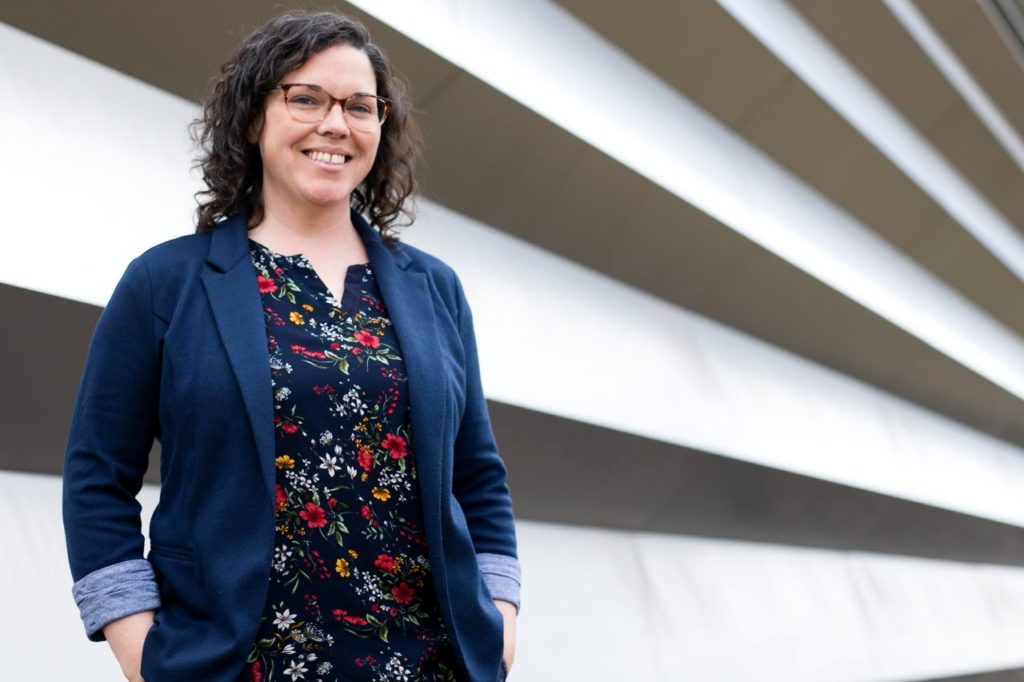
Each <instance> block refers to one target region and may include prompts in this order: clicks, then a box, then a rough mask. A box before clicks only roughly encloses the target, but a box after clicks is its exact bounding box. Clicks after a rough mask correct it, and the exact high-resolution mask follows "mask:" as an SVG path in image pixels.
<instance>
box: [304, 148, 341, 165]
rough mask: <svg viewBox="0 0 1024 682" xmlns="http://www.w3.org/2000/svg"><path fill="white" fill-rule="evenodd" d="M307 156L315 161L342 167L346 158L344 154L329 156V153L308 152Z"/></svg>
mask: <svg viewBox="0 0 1024 682" xmlns="http://www.w3.org/2000/svg"><path fill="white" fill-rule="evenodd" d="M306 155H307V156H308V157H309V158H311V159H313V160H314V161H323V162H324V163H330V164H333V165H335V166H340V165H342V164H343V163H345V156H344V155H343V154H328V153H327V152H317V151H312V152H306Z"/></svg>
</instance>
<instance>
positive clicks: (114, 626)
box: [103, 611, 154, 682]
mask: <svg viewBox="0 0 1024 682" xmlns="http://www.w3.org/2000/svg"><path fill="white" fill-rule="evenodd" d="M153 613H154V612H153V611H142V612H140V613H133V614H132V615H130V616H125V617H124V618H118V619H117V620H115V621H111V622H110V623H107V625H106V627H104V628H103V634H104V635H105V636H106V638H107V642H108V643H109V644H110V649H111V651H113V652H114V657H115V658H116V659H117V662H118V663H119V664H120V665H121V672H122V673H123V674H124V677H125V679H126V680H129V682H144V681H143V679H142V672H141V669H142V643H143V642H144V641H145V640H146V633H148V632H149V629H150V628H151V627H153Z"/></svg>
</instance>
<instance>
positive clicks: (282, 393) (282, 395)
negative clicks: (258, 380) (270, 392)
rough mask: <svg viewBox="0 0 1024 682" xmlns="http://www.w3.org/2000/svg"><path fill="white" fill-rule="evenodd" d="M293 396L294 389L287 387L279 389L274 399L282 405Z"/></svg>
mask: <svg viewBox="0 0 1024 682" xmlns="http://www.w3.org/2000/svg"><path fill="white" fill-rule="evenodd" d="M291 394H292V389H290V388H288V387H287V386H282V387H281V388H279V389H277V391H276V392H275V393H274V399H275V400H276V401H277V402H279V403H280V402H283V401H285V400H288V396H290V395H291Z"/></svg>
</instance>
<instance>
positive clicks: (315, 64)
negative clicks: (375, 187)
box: [258, 45, 380, 212]
mask: <svg viewBox="0 0 1024 682" xmlns="http://www.w3.org/2000/svg"><path fill="white" fill-rule="evenodd" d="M281 83H308V84H314V85H319V86H320V87H321V88H323V89H324V91H326V92H327V93H329V94H331V95H333V96H334V97H337V98H345V97H348V96H349V95H352V94H353V93H356V92H364V93H369V94H377V85H376V78H375V77H374V73H373V67H372V66H371V65H370V60H369V58H368V57H367V56H366V53H364V52H362V51H361V50H358V49H356V48H354V47H350V46H348V45H336V46H334V47H329V48H327V49H326V50H323V51H322V52H318V53H316V54H314V55H313V56H312V57H310V58H309V59H308V60H307V61H306V63H305V64H303V65H302V66H301V67H299V68H298V69H296V70H295V71H292V72H290V73H288V74H286V75H285V76H284V77H283V78H282V79H281ZM258 143H259V148H260V155H261V157H262V159H263V201H264V205H265V206H267V207H268V208H269V207H272V206H273V207H279V208H282V209H285V210H288V209H289V208H291V209H292V210H297V211H304V210H308V209H309V208H310V207H311V206H318V207H323V208H341V207H344V209H345V210H346V212H347V209H348V205H349V197H350V196H351V194H352V190H354V189H355V188H356V187H358V186H359V184H360V183H361V182H362V181H363V179H364V178H365V177H366V176H367V174H369V172H370V169H371V168H372V167H373V162H374V159H375V158H376V156H377V147H378V145H379V144H380V129H379V128H377V129H375V130H373V131H370V132H365V131H360V130H355V129H352V128H349V127H348V125H347V122H346V121H345V117H344V116H343V115H342V112H341V106H340V105H337V104H335V105H334V106H332V107H331V110H330V112H329V113H328V115H327V118H325V119H324V120H323V121H320V122H319V123H300V122H298V121H295V120H294V119H292V117H291V115H290V114H289V113H288V109H287V107H286V105H285V99H284V92H283V91H282V90H280V89H278V90H273V91H271V93H270V94H269V95H268V96H267V101H266V104H265V107H264V114H263V127H262V130H261V131H260V133H259V140H258ZM314 152H326V153H327V154H331V155H340V156H342V157H343V158H344V161H342V162H340V163H339V162H338V161H337V160H335V161H333V162H332V161H326V160H324V157H323V156H322V155H317V154H314ZM316 156H319V158H314V157H316ZM333 158H334V159H337V157H336V156H335V157H333Z"/></svg>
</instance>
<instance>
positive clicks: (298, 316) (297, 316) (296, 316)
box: [288, 310, 306, 324]
mask: <svg viewBox="0 0 1024 682" xmlns="http://www.w3.org/2000/svg"><path fill="white" fill-rule="evenodd" d="M288 319H289V320H291V321H292V322H294V323H295V324H306V321H305V320H303V319H302V313H299V312H296V311H294V310H293V311H292V312H291V313H290V314H289V315H288Z"/></svg>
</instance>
